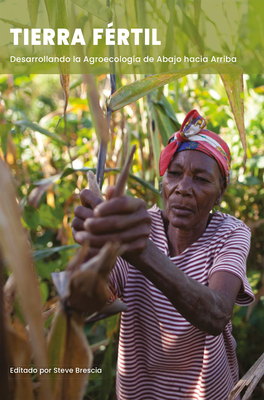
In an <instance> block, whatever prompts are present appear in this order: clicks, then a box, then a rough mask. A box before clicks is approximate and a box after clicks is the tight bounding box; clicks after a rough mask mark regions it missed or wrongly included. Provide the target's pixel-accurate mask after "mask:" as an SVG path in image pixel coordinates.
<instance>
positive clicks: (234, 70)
mask: <svg viewBox="0 0 264 400" xmlns="http://www.w3.org/2000/svg"><path fill="white" fill-rule="evenodd" d="M208 68H213V69H215V70H216V71H217V72H218V73H219V74H220V73H222V74H231V79H232V76H233V74H240V75H241V74H242V73H243V70H242V68H240V67H238V66H236V65H230V64H218V65H216V64H214V63H209V64H204V65H201V66H198V67H193V68H186V69H181V70H179V71H177V72H174V73H173V72H172V73H166V74H157V75H153V76H148V77H147V78H143V79H140V80H138V81H136V82H133V83H131V84H129V85H126V86H123V87H121V88H120V89H118V90H117V91H116V92H115V93H114V94H113V95H112V96H111V98H110V100H109V102H108V106H109V107H110V108H111V110H112V111H116V110H119V109H120V108H122V107H125V106H126V105H128V104H130V103H133V101H136V100H138V99H140V98H141V97H143V96H146V95H147V94H149V93H151V92H153V91H154V90H156V89H158V88H159V87H162V86H164V85H166V84H168V83H170V82H173V81H175V80H177V79H180V78H182V77H183V76H186V75H189V74H194V73H196V72H199V71H201V70H204V69H208Z"/></svg>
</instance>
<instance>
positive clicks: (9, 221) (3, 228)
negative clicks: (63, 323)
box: [0, 160, 53, 400]
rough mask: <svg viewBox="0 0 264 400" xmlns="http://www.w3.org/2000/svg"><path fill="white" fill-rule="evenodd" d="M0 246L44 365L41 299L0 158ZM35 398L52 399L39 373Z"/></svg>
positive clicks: (38, 359)
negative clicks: (39, 382) (37, 390)
mask: <svg viewBox="0 0 264 400" xmlns="http://www.w3.org/2000/svg"><path fill="white" fill-rule="evenodd" d="M0 171H1V173H0V187H1V188H3V190H2V195H1V196H0V238H1V239H0V246H1V248H2V253H3V256H4V257H5V258H6V260H7V264H8V266H9V268H10V269H11V270H12V272H13V273H14V278H15V281H16V285H17V290H18V293H19V298H20V305H21V309H22V312H23V315H24V318H25V320H26V322H27V324H28V325H29V332H30V339H31V345H32V349H33V353H34V364H35V366H36V367H37V368H43V367H45V366H47V361H48V360H47V353H46V344H45V338H44V333H43V321H42V301H41V296H40V292H39V289H38V284H37V276H36V273H35V271H34V269H33V268H32V260H31V255H30V249H29V246H28V242H27V237H26V234H25V231H24V229H23V227H22V225H21V215H20V210H19V205H18V203H17V201H16V194H15V190H14V187H13V178H12V176H11V174H10V172H9V171H8V170H7V168H6V166H5V164H4V162H3V161H2V160H0ZM39 379H40V381H41V382H42V383H43V384H42V385H41V389H40V394H39V400H41V399H43V400H46V399H52V398H53V396H52V393H51V390H50V385H49V382H48V381H47V380H46V379H44V377H43V376H40V378H39Z"/></svg>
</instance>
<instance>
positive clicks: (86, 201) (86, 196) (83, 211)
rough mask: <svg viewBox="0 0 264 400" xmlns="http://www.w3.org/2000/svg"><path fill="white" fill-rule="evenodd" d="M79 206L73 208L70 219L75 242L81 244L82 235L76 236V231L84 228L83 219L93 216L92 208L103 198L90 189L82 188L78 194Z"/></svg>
mask: <svg viewBox="0 0 264 400" xmlns="http://www.w3.org/2000/svg"><path fill="white" fill-rule="evenodd" d="M80 198H81V203H82V205H81V206H77V207H76V208H75V210H74V218H73V220H72V234H73V238H74V240H75V242H77V243H79V244H83V242H84V241H83V240H82V236H80V237H78V236H77V237H76V234H77V232H80V231H83V230H84V226H83V224H84V221H85V220H86V218H93V216H94V215H93V209H94V208H95V207H96V206H97V205H98V204H100V203H102V201H103V200H101V199H99V198H98V197H97V196H95V195H94V193H93V192H92V191H91V190H88V189H84V190H82V191H81V194H80Z"/></svg>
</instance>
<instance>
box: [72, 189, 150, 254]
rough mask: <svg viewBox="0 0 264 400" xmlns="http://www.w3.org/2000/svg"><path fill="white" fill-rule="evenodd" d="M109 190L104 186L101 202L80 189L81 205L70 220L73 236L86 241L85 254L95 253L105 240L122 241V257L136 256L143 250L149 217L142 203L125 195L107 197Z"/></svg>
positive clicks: (148, 231)
mask: <svg viewBox="0 0 264 400" xmlns="http://www.w3.org/2000/svg"><path fill="white" fill-rule="evenodd" d="M112 193H113V187H110V188H108V190H107V193H106V198H107V200H108V201H106V202H102V201H101V200H100V199H98V198H95V196H94V195H93V193H92V192H91V191H89V190H84V191H82V193H81V201H82V204H83V206H79V207H77V208H76V210H75V218H74V220H73V223H72V227H73V229H74V231H75V232H73V233H74V239H75V241H77V242H78V243H83V242H84V241H85V240H88V241H89V243H90V251H89V257H92V256H94V255H96V254H97V253H98V251H99V250H100V248H101V247H102V246H103V245H104V244H105V243H106V242H119V243H120V244H125V245H126V246H127V250H126V252H125V253H124V258H126V257H128V256H130V257H131V256H132V257H133V255H137V256H138V255H140V254H141V253H142V252H143V250H144V249H145V247H146V244H147V240H148V236H149V233H150V224H151V218H150V216H149V213H148V212H147V209H146V204H145V202H144V201H142V200H140V199H136V198H133V197H129V196H122V197H116V198H111V195H112ZM87 206H88V207H89V208H87ZM84 220H85V222H84ZM83 228H84V229H85V230H83Z"/></svg>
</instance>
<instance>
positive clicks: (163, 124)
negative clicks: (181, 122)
mask: <svg viewBox="0 0 264 400" xmlns="http://www.w3.org/2000/svg"><path fill="white" fill-rule="evenodd" d="M154 106H155V108H156V114H157V121H158V127H159V132H160V135H161V140H162V143H163V146H164V147H165V146H166V145H167V143H168V140H169V138H170V137H171V135H172V134H173V133H174V132H175V129H174V126H173V125H172V123H171V120H170V119H169V118H168V116H167V115H166V114H165V113H164V112H163V110H162V109H161V108H160V106H159V105H158V104H155V103H154Z"/></svg>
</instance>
